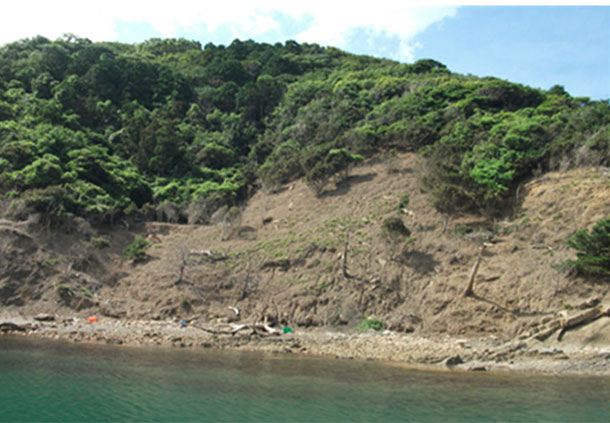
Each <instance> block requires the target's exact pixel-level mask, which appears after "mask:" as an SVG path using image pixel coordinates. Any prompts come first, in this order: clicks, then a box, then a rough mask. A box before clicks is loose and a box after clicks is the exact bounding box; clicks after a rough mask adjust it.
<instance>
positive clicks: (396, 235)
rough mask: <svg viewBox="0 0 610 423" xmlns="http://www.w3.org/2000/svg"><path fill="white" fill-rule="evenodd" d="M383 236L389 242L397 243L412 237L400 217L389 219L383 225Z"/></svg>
mask: <svg viewBox="0 0 610 423" xmlns="http://www.w3.org/2000/svg"><path fill="white" fill-rule="evenodd" d="M381 235H382V236H383V237H384V238H385V239H387V240H389V241H394V242H396V241H400V240H402V239H404V238H406V237H408V236H411V231H410V230H409V228H407V227H406V226H405V224H404V222H403V221H402V219H401V218H400V217H388V218H387V219H385V220H384V221H383V222H382V223H381Z"/></svg>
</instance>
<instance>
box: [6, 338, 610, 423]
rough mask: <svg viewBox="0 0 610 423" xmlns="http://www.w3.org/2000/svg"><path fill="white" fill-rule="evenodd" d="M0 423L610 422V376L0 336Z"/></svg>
mask: <svg viewBox="0 0 610 423" xmlns="http://www.w3.org/2000/svg"><path fill="white" fill-rule="evenodd" d="M0 421H3V422H4V421H7V422H19V421H61V422H71V421H79V422H80V421H205V422H214V421H223V422H225V421H226V422H229V421H230V422H236V421H237V422H241V421H244V422H246V421H247V422H252V421H262V422H273V421H289V422H292V421H304V422H307V421H317V422H343V421H345V422H358V421H363V422H364V421H366V422H441V421H442V422H446V421H450V422H480V421H507V422H609V421H610V377H551V376H548V377H540V376H536V377H534V376H524V375H497V374H486V373H476V374H472V373H452V372H423V371H416V370H407V369H403V368H397V367H392V366H388V365H384V364H381V363H373V362H361V361H345V360H327V359H319V358H304V357H297V356H290V355H288V356H285V355H262V354H253V353H237V352H225V351H208V350H196V351H192V350H172V349H163V348H156V349H148V348H131V347H110V346H100V345H87V344H70V343H63V342H52V341H42V340H33V339H24V338H12V337H0Z"/></svg>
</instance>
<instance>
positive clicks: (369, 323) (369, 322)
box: [356, 317, 385, 331]
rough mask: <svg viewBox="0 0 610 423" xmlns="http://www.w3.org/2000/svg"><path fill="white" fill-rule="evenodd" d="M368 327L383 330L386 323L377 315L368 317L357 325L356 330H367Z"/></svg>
mask: <svg viewBox="0 0 610 423" xmlns="http://www.w3.org/2000/svg"><path fill="white" fill-rule="evenodd" d="M367 329H373V330H383V329H385V323H383V321H382V320H381V319H379V318H377V317H368V318H366V319H364V320H363V321H362V323H360V324H359V325H358V327H356V330H358V331H365V330H367Z"/></svg>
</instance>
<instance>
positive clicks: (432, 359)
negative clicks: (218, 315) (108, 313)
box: [0, 315, 610, 376]
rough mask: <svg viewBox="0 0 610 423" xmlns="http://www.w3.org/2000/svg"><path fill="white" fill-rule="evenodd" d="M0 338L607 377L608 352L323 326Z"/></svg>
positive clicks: (46, 323)
mask: <svg viewBox="0 0 610 423" xmlns="http://www.w3.org/2000/svg"><path fill="white" fill-rule="evenodd" d="M0 333H2V334H8V335H21V336H35V337H40V338H48V339H56V340H67V341H72V342H83V343H99V344H114V345H125V346H151V347H153V346H164V347H175V348H213V349H231V350H240V351H258V352H265V353H281V354H306V355H313V356H323V357H328V358H336V359H362V360H376V361H380V362H385V363H388V364H389V365H396V366H400V367H417V368H425V369H434V370H454V371H495V372H498V371H499V372H528V373H540V374H553V375H597V376H610V348H600V347H588V348H582V347H579V346H575V345H570V344H569V343H565V344H563V345H562V346H561V347H557V346H554V345H552V344H549V343H543V342H540V341H536V340H535V339H528V340H523V339H521V340H502V339H499V338H496V337H493V336H484V337H480V338H457V337H452V336H448V335H435V336H433V337H426V336H421V335H417V334H413V333H410V334H402V333H396V332H391V331H383V332H375V331H373V330H370V331H366V332H357V331H354V330H352V331H344V332H339V331H335V330H333V329H331V328H326V329H325V328H316V329H313V330H311V329H308V330H300V329H297V330H295V331H294V332H292V333H282V332H280V331H278V332H277V333H276V334H274V335H263V334H253V333H252V331H243V332H239V333H236V334H234V335H230V334H213V333H210V332H206V331H204V330H201V328H200V327H197V325H195V324H194V323H192V322H189V323H187V322H184V321H183V322H180V321H170V320H167V321H157V320H125V319H123V320H121V319H111V318H100V319H99V320H97V321H94V322H89V321H87V320H86V319H79V318H68V317H61V316H50V315H49V316H36V318H34V317H31V318H29V317H18V318H2V319H0Z"/></svg>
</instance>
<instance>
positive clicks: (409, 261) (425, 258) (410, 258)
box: [397, 251, 439, 274]
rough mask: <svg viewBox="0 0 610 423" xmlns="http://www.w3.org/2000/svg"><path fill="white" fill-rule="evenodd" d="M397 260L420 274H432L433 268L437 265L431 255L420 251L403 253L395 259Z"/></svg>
mask: <svg viewBox="0 0 610 423" xmlns="http://www.w3.org/2000/svg"><path fill="white" fill-rule="evenodd" d="M397 260H398V261H399V262H400V263H401V264H404V265H405V266H407V267H410V268H411V269H413V270H415V271H416V272H417V273H421V274H427V273H432V272H434V268H435V267H436V266H438V265H439V262H438V261H436V260H435V259H434V256H433V255H432V254H426V253H422V252H420V251H405V252H403V253H402V254H401V255H400V256H398V257H397Z"/></svg>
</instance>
